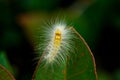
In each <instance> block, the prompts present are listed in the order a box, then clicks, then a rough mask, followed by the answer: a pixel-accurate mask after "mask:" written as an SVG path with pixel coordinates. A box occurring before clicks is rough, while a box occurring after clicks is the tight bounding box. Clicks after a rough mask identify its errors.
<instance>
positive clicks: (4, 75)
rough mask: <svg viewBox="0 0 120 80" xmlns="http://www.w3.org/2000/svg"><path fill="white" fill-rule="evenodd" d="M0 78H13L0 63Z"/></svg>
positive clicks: (2, 79)
mask: <svg viewBox="0 0 120 80" xmlns="http://www.w3.org/2000/svg"><path fill="white" fill-rule="evenodd" d="M0 80H15V79H14V77H13V76H12V75H11V73H10V72H9V71H8V70H7V69H5V68H4V67H3V66H2V65H1V64H0Z"/></svg>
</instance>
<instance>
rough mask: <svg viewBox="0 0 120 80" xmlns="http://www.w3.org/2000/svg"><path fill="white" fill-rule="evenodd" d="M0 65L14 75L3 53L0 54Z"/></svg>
mask: <svg viewBox="0 0 120 80" xmlns="http://www.w3.org/2000/svg"><path fill="white" fill-rule="evenodd" d="M0 64H1V65H3V66H4V67H5V68H6V69H7V70H9V71H10V72H11V73H12V74H14V71H13V68H12V66H11V64H10V62H9V60H8V58H7V55H6V53H5V52H4V51H1V52H0Z"/></svg>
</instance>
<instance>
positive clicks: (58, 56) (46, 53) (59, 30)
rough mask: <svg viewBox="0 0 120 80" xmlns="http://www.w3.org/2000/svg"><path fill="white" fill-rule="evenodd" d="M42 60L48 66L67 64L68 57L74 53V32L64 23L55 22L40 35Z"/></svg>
mask: <svg viewBox="0 0 120 80" xmlns="http://www.w3.org/2000/svg"><path fill="white" fill-rule="evenodd" d="M39 39H41V41H40V43H39V47H40V49H41V50H40V51H42V53H43V54H42V55H43V56H42V60H41V61H44V62H45V64H46V65H49V64H54V63H55V64H58V65H60V64H62V63H66V61H67V57H69V56H70V55H71V53H72V52H74V47H73V46H74V39H75V35H74V33H73V31H72V30H71V29H70V27H68V25H67V24H65V23H64V22H60V21H59V22H55V23H54V24H50V25H48V26H44V27H43V28H42V32H41V33H40V34H39Z"/></svg>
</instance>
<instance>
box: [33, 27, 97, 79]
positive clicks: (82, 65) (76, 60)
mask: <svg viewBox="0 0 120 80" xmlns="http://www.w3.org/2000/svg"><path fill="white" fill-rule="evenodd" d="M71 29H72V30H73V32H74V33H75V34H76V36H77V37H78V39H77V40H76V41H75V43H76V45H75V47H76V51H75V52H74V53H75V54H76V55H77V56H75V57H73V56H74V55H72V56H70V57H73V59H72V61H71V60H70V59H69V57H68V59H67V63H66V64H63V65H60V66H55V67H53V68H54V70H53V69H51V68H48V69H45V68H42V67H41V66H42V64H41V59H42V58H40V60H39V62H38V65H37V67H36V69H35V72H34V74H33V78H32V80H97V74H96V66H95V60H94V56H93V54H92V52H91V50H90V48H89V47H88V45H87V43H86V42H85V40H84V39H83V38H82V37H81V35H80V34H79V33H78V32H77V31H76V30H75V29H74V28H71ZM43 56H44V55H42V56H41V57H43Z"/></svg>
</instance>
